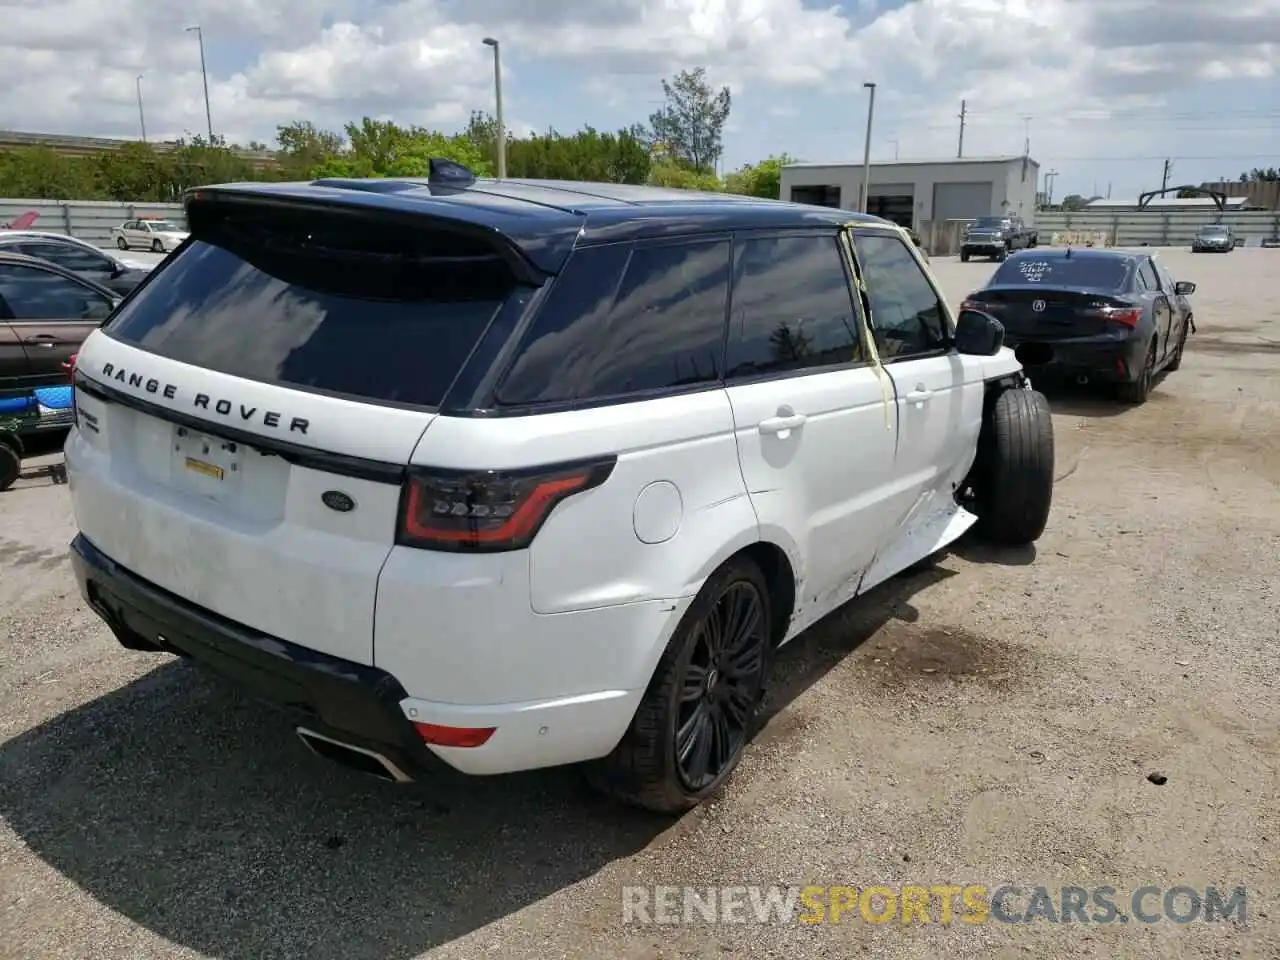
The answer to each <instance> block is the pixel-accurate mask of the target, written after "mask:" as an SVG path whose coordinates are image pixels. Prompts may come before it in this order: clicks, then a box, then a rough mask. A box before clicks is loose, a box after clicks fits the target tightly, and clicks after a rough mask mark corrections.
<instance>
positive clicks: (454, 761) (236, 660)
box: [71, 534, 644, 779]
mask: <svg viewBox="0 0 1280 960" xmlns="http://www.w3.org/2000/svg"><path fill="white" fill-rule="evenodd" d="M71 562H72V567H73V570H74V572H75V577H76V580H77V582H78V584H79V587H80V592H81V594H82V595H83V597H84V599H85V602H86V603H88V605H89V606H90V607H91V608H92V609H93V610H94V612H96V613H97V614H98V615H99V616H100V617H102V619H103V620H104V621H105V622H106V624H107V626H108V627H110V628H111V631H112V633H114V634H115V636H116V639H117V640H118V641H119V642H120V643H121V645H123V646H125V647H127V648H128V649H131V650H153V651H163V652H167V653H173V654H177V655H178V656H182V657H185V658H187V659H189V660H191V661H193V662H195V663H197V664H199V665H200V666H201V667H204V668H206V669H208V670H209V671H210V672H212V673H215V674H218V675H220V676H222V677H223V678H224V679H227V680H229V681H231V682H232V683H233V684H235V685H236V686H238V687H241V688H242V689H244V690H245V692H247V693H249V694H250V695H252V696H254V697H255V698H257V699H258V700H261V701H264V702H266V703H270V704H273V705H275V706H277V707H280V708H283V709H284V710H285V711H287V712H288V713H290V714H291V715H292V716H293V718H294V720H295V725H296V726H299V727H303V728H305V729H306V730H308V731H311V732H313V733H317V734H320V735H321V736H322V737H327V738H330V739H332V740H336V741H339V742H340V743H343V744H347V745H350V746H353V747H357V748H359V749H360V750H363V751H368V752H370V753H373V754H375V755H377V756H379V757H382V758H385V759H386V760H389V761H391V763H392V764H393V765H394V767H395V769H396V771H398V772H400V773H403V774H404V776H403V777H397V779H417V778H418V777H420V776H422V775H424V774H429V773H430V772H431V771H432V770H433V769H439V766H440V763H441V762H443V763H445V764H448V765H449V766H450V767H453V768H454V769H455V770H459V771H461V772H463V773H468V774H498V773H510V772H515V771H519V770H529V769H533V768H537V767H548V766H557V765H561V764H568V763H576V762H580V761H584V760H591V759H595V758H597V757H601V756H604V755H605V754H607V753H608V752H609V751H610V750H612V749H613V747H614V746H615V745H616V744H617V742H618V740H619V739H620V738H621V737H622V735H623V733H624V732H625V731H626V728H627V726H628V725H629V724H630V722H631V717H632V716H633V715H634V713H635V710H636V707H637V706H638V705H639V701H640V697H641V695H642V694H643V692H644V691H643V689H640V690H620V689H619V690H604V691H600V692H594V693H588V694H578V695H573V696H566V697H557V698H553V699H545V700H539V701H531V702H522V703H500V704H456V703H440V702H433V701H427V700H421V699H417V698H413V697H410V696H409V695H408V694H407V692H406V691H405V688H404V687H403V685H402V684H401V683H400V681H399V680H398V679H397V678H396V677H395V676H393V675H392V674H390V673H388V672H387V671H385V670H381V669H379V668H377V667H371V666H366V665H363V664H359V663H354V662H352V661H349V660H344V659H341V658H339V657H335V656H331V655H329V654H324V653H320V652H317V651H315V650H311V649H309V648H307V647H303V646H300V645H298V644H295V643H291V642H289V641H287V640H282V639H280V638H279V637H274V636H270V635H268V634H265V633H262V632H260V631H257V630H254V629H252V628H250V627H247V626H245V625H243V624H240V623H236V622H235V621H232V620H229V619H227V618H226V617H223V616H221V615H219V614H217V613H214V612H213V611H211V610H207V609H205V608H203V607H200V606H198V605H196V604H193V603H191V602H190V601H187V600H184V599H182V598H181V597H178V596H176V595H174V594H172V593H170V592H169V591H167V590H165V589H163V588H161V587H158V586H156V585H155V584H152V583H150V582H149V581H146V580H144V579H142V578H141V577H139V576H137V575H136V574H134V573H132V572H130V571H128V570H126V569H125V568H124V567H122V566H120V565H119V564H118V563H116V562H115V561H114V560H112V559H111V558H110V557H108V556H107V555H106V554H104V553H102V551H100V550H98V549H97V547H95V546H94V545H93V544H92V543H90V542H89V540H88V539H87V538H86V537H85V536H84V535H83V534H79V535H77V536H76V538H75V539H74V540H73V541H72V542H71ZM491 668H492V664H490V665H489V666H488V667H486V665H485V664H483V663H481V662H479V661H476V662H475V665H474V669H476V670H485V669H491ZM415 723H424V724H435V725H439V726H443V727H454V728H471V729H473V728H489V727H492V728H494V733H493V734H492V735H491V736H490V738H489V739H488V740H487V741H486V742H485V743H484V744H482V745H481V746H476V747H455V746H438V745H435V744H431V745H427V744H426V743H424V742H423V740H422V738H421V736H420V735H419V733H418V731H417V728H416V727H415V726H414V724H415Z"/></svg>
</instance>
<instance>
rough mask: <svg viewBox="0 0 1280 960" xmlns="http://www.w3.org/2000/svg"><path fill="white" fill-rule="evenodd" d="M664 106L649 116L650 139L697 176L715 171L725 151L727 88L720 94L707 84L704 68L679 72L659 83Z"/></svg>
mask: <svg viewBox="0 0 1280 960" xmlns="http://www.w3.org/2000/svg"><path fill="white" fill-rule="evenodd" d="M662 94H663V97H664V98H665V101H666V102H665V103H664V104H663V105H662V107H660V108H659V109H658V110H656V111H654V112H653V113H652V114H651V115H650V116H649V127H650V132H649V136H650V138H651V140H652V142H653V143H654V144H656V145H659V146H660V147H661V148H662V150H663V151H664V153H665V154H666V155H667V156H669V157H671V158H672V159H674V160H675V161H676V162H677V163H679V164H682V165H684V166H687V167H688V168H689V169H691V170H694V171H696V172H697V173H710V172H714V171H715V167H716V161H717V160H718V159H719V158H720V155H721V153H722V152H723V149H724V140H723V136H724V125H725V122H726V121H727V120H728V119H729V109H730V106H731V100H730V96H729V88H728V87H721V88H720V90H719V92H715V91H713V90H712V89H711V85H710V84H709V83H707V71H706V68H705V67H698V68H697V69H696V70H682V71H681V72H680V73H679V74H677V75H676V78H675V79H674V80H672V81H670V82H668V81H667V80H663V81H662Z"/></svg>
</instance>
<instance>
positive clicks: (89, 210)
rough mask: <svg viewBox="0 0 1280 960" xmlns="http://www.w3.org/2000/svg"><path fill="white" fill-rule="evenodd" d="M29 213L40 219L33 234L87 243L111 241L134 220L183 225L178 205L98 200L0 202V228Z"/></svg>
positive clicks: (33, 225) (180, 206) (183, 221)
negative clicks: (161, 219) (68, 237)
mask: <svg viewBox="0 0 1280 960" xmlns="http://www.w3.org/2000/svg"><path fill="white" fill-rule="evenodd" d="M28 210H35V211H36V212H37V213H39V214H40V218H39V219H38V220H36V222H35V223H33V224H32V225H31V229H32V230H45V231H47V232H49V233H67V234H70V235H71V236H73V237H79V238H80V239H81V240H88V241H89V242H90V243H96V244H105V243H109V242H110V241H111V228H112V227H118V226H120V224H122V223H124V221H126V220H132V219H133V218H134V217H164V218H166V219H168V220H172V221H173V222H174V223H176V224H178V225H179V226H183V225H185V223H186V216H185V214H184V213H183V210H182V204H180V203H110V202H105V201H100V200H6V199H0V224H5V223H10V222H12V221H13V220H14V218H16V217H20V216H22V214H24V213H26V212H27V211H28Z"/></svg>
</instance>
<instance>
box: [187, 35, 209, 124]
mask: <svg viewBox="0 0 1280 960" xmlns="http://www.w3.org/2000/svg"><path fill="white" fill-rule="evenodd" d="M192 30H194V31H195V32H196V39H197V40H198V41H199V42H200V77H201V78H202V79H203V80H204V119H205V122H206V123H207V124H208V125H209V146H211V147H212V146H213V114H212V113H211V112H210V111H209V71H208V70H206V69H205V66H204V31H203V30H201V29H200V25H199V24H196V25H195V26H193V27H187V33H190V32H191V31H192Z"/></svg>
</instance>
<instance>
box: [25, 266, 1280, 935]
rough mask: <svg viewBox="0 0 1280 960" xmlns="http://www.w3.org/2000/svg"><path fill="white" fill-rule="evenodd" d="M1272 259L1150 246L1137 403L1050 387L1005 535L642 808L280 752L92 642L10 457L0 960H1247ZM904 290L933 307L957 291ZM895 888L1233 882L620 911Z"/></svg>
mask: <svg viewBox="0 0 1280 960" xmlns="http://www.w3.org/2000/svg"><path fill="white" fill-rule="evenodd" d="M1277 256H1278V255H1277V254H1276V253H1275V252H1273V251H1268V250H1241V251H1237V252H1235V253H1233V254H1231V255H1230V256H1222V257H1215V256H1210V255H1205V256H1197V257H1192V256H1191V255H1190V254H1188V253H1184V252H1181V251H1170V252H1167V253H1165V258H1166V260H1167V261H1168V263H1169V264H1170V267H1171V269H1172V270H1173V272H1174V273H1175V275H1176V276H1177V277H1179V278H1181V279H1190V280H1195V281H1197V282H1198V283H1199V292H1197V293H1196V295H1195V297H1194V302H1195V304H1196V308H1197V309H1196V315H1197V320H1198V324H1199V333H1198V335H1196V336H1195V337H1193V338H1192V340H1191V344H1190V347H1189V350H1188V354H1187V358H1186V361H1185V363H1184V365H1183V369H1182V370H1181V371H1179V372H1178V373H1175V374H1172V375H1171V376H1169V378H1168V379H1167V380H1166V381H1165V382H1164V383H1162V384H1161V385H1160V386H1159V387H1158V389H1157V390H1156V392H1155V394H1154V396H1153V397H1152V399H1151V401H1150V402H1149V403H1148V404H1147V405H1145V406H1144V407H1141V408H1137V409H1122V408H1118V407H1116V406H1114V405H1112V404H1110V403H1108V402H1106V401H1104V400H1100V399H1097V398H1096V397H1093V396H1091V395H1090V394H1089V393H1087V392H1080V391H1072V392H1069V393H1061V392H1055V393H1052V394H1051V395H1050V399H1051V402H1052V404H1053V407H1054V426H1055V430H1056V438H1057V464H1058V486H1057V489H1056V493H1055V502H1054V509H1053V515H1052V517H1051V520H1050V526H1049V529H1048V531H1047V533H1046V534H1045V536H1044V538H1043V539H1042V540H1041V541H1040V542H1039V544H1038V545H1037V547H1036V549H1035V550H1029V551H1026V552H1025V553H1000V552H994V551H991V550H989V549H987V550H984V549H982V548H981V547H979V546H976V545H973V544H961V545H960V546H959V547H958V548H957V549H956V550H955V551H954V552H952V553H951V554H950V555H949V556H948V557H946V558H945V559H944V560H943V561H942V562H941V563H940V564H938V565H937V567H936V568H933V569H930V570H927V571H924V572H920V573H916V574H914V575H911V576H904V577H901V578H898V579H896V580H895V581H894V582H892V583H890V584H888V585H886V586H884V587H883V588H880V589H878V590H876V591H875V592H874V594H873V595H871V596H869V597H866V598H864V599H862V600H859V601H856V602H855V603H853V604H851V605H849V606H848V607H846V608H845V609H843V610H841V611H839V612H837V613H836V614H833V615H832V616H831V617H829V618H828V619H827V620H826V621H824V622H823V623H822V624H819V625H818V626H817V627H816V628H814V629H813V630H811V631H809V633H808V634H807V635H806V636H804V637H802V638H800V639H799V640H797V641H796V643H795V644H793V645H792V646H791V647H789V648H788V649H787V650H786V652H785V653H784V654H783V655H782V656H781V658H780V660H781V662H780V664H779V674H780V675H779V677H778V678H777V681H776V684H775V686H776V690H775V697H774V707H773V709H774V715H773V718H772V720H771V721H770V723H769V724H768V726H767V728H766V729H765V730H764V731H763V732H762V733H761V735H760V736H759V737H758V739H757V741H756V742H755V744H754V745H753V746H752V748H751V749H750V751H749V754H748V756H747V757H746V759H745V760H744V762H743V764H742V766H741V768H740V770H739V772H738V773H737V774H736V775H735V777H734V778H733V780H732V782H731V784H730V786H729V788H728V790H727V791H726V793H725V795H724V797H723V798H722V799H720V800H719V801H717V802H714V803H710V804H708V805H706V806H705V807H704V808H702V809H700V810H698V811H696V812H694V813H692V814H690V815H688V816H685V817H684V818H682V819H680V820H679V821H675V822H672V821H666V820H654V819H652V818H649V817H647V816H644V815H642V814H639V813H634V812H632V811H630V810H626V809H619V808H617V807H614V806H612V805H610V804H608V803H606V802H603V801H601V800H598V799H596V798H595V797H594V796H592V795H591V794H589V793H588V792H586V791H585V789H584V788H582V787H581V786H580V784H579V782H578V779H577V777H576V776H575V774H574V773H573V772H572V771H563V770H561V771H547V772H542V773H538V774H535V775H522V776H514V777H508V778H501V779H491V780H465V779H463V778H461V777H445V778H442V779H441V780H439V781H437V782H432V783H429V784H426V785H422V786H416V787H411V788H400V789H397V788H394V787H391V786H389V785H384V784H382V783H380V782H378V781H367V780H365V779H363V778H360V777H358V776H357V775H354V774H350V773H347V772H346V771H344V770H341V769H337V768H334V767H331V766H328V765H326V764H324V763H322V762H321V761H319V760H316V759H314V758H312V757H311V756H309V755H308V754H307V753H306V752H305V751H304V749H303V748H302V747H301V745H299V744H298V743H297V742H296V740H295V739H294V737H293V735H292V734H291V733H290V731H289V728H288V726H287V725H286V724H284V723H283V722H281V720H280V719H279V718H278V717H277V716H276V715H275V714H273V713H272V712H271V711H270V710H268V709H266V708H263V707H260V706H258V705H256V704H254V703H252V702H250V701H247V700H245V699H244V698H242V697H240V696H238V695H237V694H235V693H234V692H232V691H230V690H228V689H226V688H224V687H222V686H221V685H220V684H219V683H217V682H215V681H212V680H209V679H206V678H205V677H203V676H202V675H201V674H199V673H197V672H195V671H193V670H191V669H189V668H188V667H186V666H185V665H182V664H180V663H178V662H175V661H172V660H169V659H167V658H162V657H160V656H158V655H145V654H134V653H129V652H126V651H124V650H123V649H121V648H120V647H118V646H117V645H116V644H115V642H114V641H113V640H112V639H110V638H109V636H108V634H107V631H106V630H105V628H104V627H103V626H102V625H101V624H100V623H99V622H98V621H97V620H96V618H94V617H93V616H91V615H90V614H89V613H88V612H87V611H86V610H85V608H84V607H83V606H82V605H81V603H80V601H79V599H78V597H77V595H76V594H75V592H74V589H73V585H72V582H71V578H70V574H69V570H68V567H67V564H66V561H65V556H66V543H67V541H68V540H69V538H70V537H71V536H72V533H73V524H72V519H71V515H70V509H69V505H68V499H67V495H66V489H65V487H61V486H55V485H52V484H51V482H50V481H49V479H48V478H47V477H45V476H42V475H40V474H38V473H36V472H34V471H33V472H32V473H31V474H30V475H29V476H27V477H26V478H24V479H23V480H21V481H20V482H19V484H18V486H17V487H16V488H15V489H13V490H11V491H10V492H8V493H6V494H2V495H0V651H3V652H2V654H0V817H2V818H3V824H2V825H0V957H3V958H19V957H21V958H35V957H38V958H68V960H71V958H75V960H82V958H85V957H93V958H95V960H108V958H117V957H118V958H131V960H141V958H152V957H216V958H226V960H267V958H277V957H278V958H296V957H301V956H309V957H323V958H329V957H332V958H342V960H357V958H366V957H368V958H373V957H378V958H394V960H402V958H410V957H419V956H430V957H439V958H442V960H443V958H454V957H457V958H464V957H475V956H480V955H483V956H488V957H524V956H538V957H602V958H604V957H607V958H618V960H622V958H636V960H638V958H677V957H713V956H726V957H786V958H788V960H799V958H809V957H832V958H837V957H840V958H844V957H849V956H853V955H865V956H871V957H884V958H936V957H940V956H947V957H950V958H954V960H960V958H968V957H975V958H976V957H983V958H987V957H997V958H1004V957H1018V958H1023V957H1045V958H1061V957H1065V956H1069V955H1070V956H1078V957H1107V958H1113V957H1160V958H1184V957H1185V958H1189V957H1255V958H1263V957H1270V958H1274V957H1276V956H1280V927H1278V926H1277V922H1276V921H1277V913H1276V911H1277V906H1276V904H1275V902H1274V898H1275V891H1276V890H1277V889H1278V888H1280V887H1278V884H1280V857H1278V856H1277V848H1278V847H1280V814H1277V809H1276V805H1275V801H1276V796H1277V793H1278V790H1277V783H1278V777H1277V769H1278V767H1280V719H1278V718H1280V709H1278V707H1280V676H1278V674H1280V670H1278V669H1277V665H1276V657H1275V651H1276V646H1277V639H1278V637H1277V632H1278V628H1277V624H1280V601H1278V599H1277V584H1278V583H1280V577H1278V576H1277V561H1276V558H1277V550H1278V547H1280V497H1277V485H1278V484H1280V430H1278V429H1277V413H1278V412H1280V376H1277V372H1278V370H1280V364H1278V362H1277V355H1278V354H1280V313H1278V308H1277V304H1280V271H1276V268H1275V265H1276V263H1280V260H1277V259H1276V258H1277ZM935 269H936V272H937V274H938V275H939V277H940V278H941V280H942V282H943V283H944V284H945V286H946V289H947V292H948V296H949V297H950V298H951V299H952V300H953V301H954V302H958V301H959V300H960V299H961V298H962V297H963V296H964V295H965V294H966V293H967V292H968V291H969V290H970V289H972V288H973V287H976V286H977V285H979V284H980V282H981V281H982V280H983V279H984V278H985V277H986V276H987V275H988V273H989V271H990V269H991V268H990V266H989V265H985V264H982V263H971V264H965V265H961V264H959V263H957V262H955V261H954V260H939V261H938V262H937V263H936V264H935ZM1268 273H1270V275H1271V277H1272V278H1273V279H1270V280H1268V279H1265V278H1266V276H1267V274H1268ZM50 459H53V458H52V457H51V458H50ZM39 462H40V461H38V460H37V461H33V466H38V464H39ZM1150 774H1160V775H1162V776H1164V777H1166V778H1167V782H1165V783H1163V785H1156V784H1154V783H1152V782H1151V781H1150V780H1149V779H1148V775H1150ZM1157 779H1159V778H1157ZM910 883H924V884H955V885H957V886H964V885H969V884H985V885H987V886H988V887H989V888H994V887H996V886H999V885H1001V884H1004V883H1011V884H1016V885H1019V886H1021V887H1023V888H1024V889H1029V888H1031V887H1034V886H1036V885H1043V886H1046V887H1048V888H1050V889H1055V890H1056V888H1059V887H1061V886H1063V885H1078V886H1081V887H1086V888H1093V887H1097V886H1101V885H1110V886H1113V887H1115V888H1116V889H1117V891H1119V893H1118V894H1117V896H1116V900H1117V902H1118V903H1119V904H1120V905H1121V907H1122V909H1123V908H1124V907H1125V906H1127V900H1126V894H1127V892H1128V891H1132V890H1134V889H1136V888H1139V887H1142V886H1144V885H1156V886H1160V887H1170V886H1173V885H1177V884H1186V885H1189V886H1192V887H1197V888H1200V889H1201V890H1203V889H1204V888H1205V886H1206V885H1217V886H1220V887H1227V888H1232V887H1234V886H1236V885H1245V886H1247V887H1248V890H1249V901H1248V914H1247V916H1248V924H1247V926H1244V925H1241V924H1239V923H1238V922H1236V921H1229V922H1220V923H1214V924H1209V923H1203V922H1193V923H1188V924H1181V925H1180V924H1175V923H1172V922H1169V921H1167V920H1166V921H1162V922H1159V923H1154V924H1143V923H1136V922H1135V923H1128V924H1120V923H1113V924H1109V925H1101V924H1080V923H1066V924H1061V923H1058V924H1055V923H1049V922H1047V921H1045V920H1043V919H1040V920H1036V921H1035V922H1033V923H1026V924H1017V925H1010V924H1003V923H995V922H987V923H985V924H965V923H951V924H940V923H933V924H928V925H922V924H907V925H904V924H903V923H901V922H899V921H897V920H894V921H891V922H889V923H885V924H880V925H874V924H869V923H867V922H865V921H863V920H862V919H860V918H859V917H858V916H857V912H856V911H854V912H853V913H851V914H849V915H846V917H845V918H844V920H843V922H841V923H839V924H819V925H805V924H802V923H799V922H796V921H792V922H787V923H773V924H757V923H721V924H709V923H706V922H701V921H696V920H695V922H693V923H689V924H679V925H674V926H658V925H646V924H641V923H632V924H627V923H624V922H623V915H622V898H623V893H622V890H623V887H624V886H628V885H651V884H664V885H681V884H692V885H698V886H706V885H713V884H716V885H719V884H761V885H763V884H782V885H790V884H819V885H850V886H866V885H873V884H885V885H888V886H891V887H896V886H898V885H901V884H910ZM1025 902H1026V901H1025V898H1023V899H1021V900H1019V901H1017V902H1016V903H1017V909H1019V910H1020V909H1021V907H1022V906H1023V905H1024V904H1025ZM1158 902H1159V901H1158V898H1157V899H1156V900H1154V901H1152V905H1153V906H1154V905H1158ZM934 916H935V917H936V916H937V914H936V912H935V914H934Z"/></svg>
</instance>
